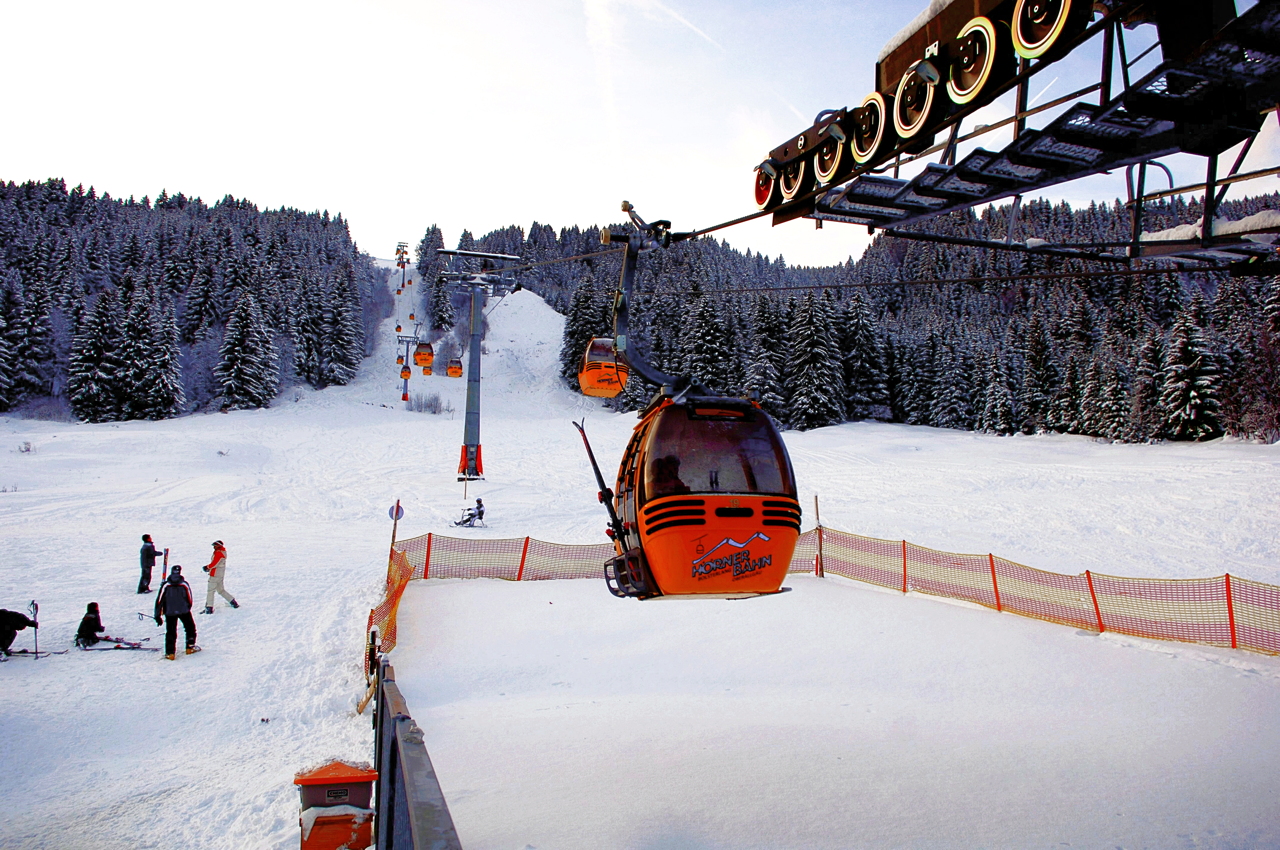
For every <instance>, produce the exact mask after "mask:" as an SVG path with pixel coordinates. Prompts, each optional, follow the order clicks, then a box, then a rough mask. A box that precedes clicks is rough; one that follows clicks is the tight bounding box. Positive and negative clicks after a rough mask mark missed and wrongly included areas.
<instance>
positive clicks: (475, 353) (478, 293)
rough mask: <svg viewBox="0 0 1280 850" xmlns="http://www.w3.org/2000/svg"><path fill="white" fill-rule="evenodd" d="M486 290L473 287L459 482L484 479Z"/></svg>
mask: <svg viewBox="0 0 1280 850" xmlns="http://www.w3.org/2000/svg"><path fill="white" fill-rule="evenodd" d="M484 298H485V289H484V286H483V285H482V284H481V283H480V281H479V280H475V281H473V282H472V284H471V348H470V351H469V354H468V359H467V419H466V426H465V427H464V429H463V432H462V443H463V445H462V458H461V459H460V461H459V463H458V480H459V481H474V480H476V479H479V478H484V462H483V460H482V459H481V456H480V337H481V332H482V331H483V330H484Z"/></svg>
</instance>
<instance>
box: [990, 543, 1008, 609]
mask: <svg viewBox="0 0 1280 850" xmlns="http://www.w3.org/2000/svg"><path fill="white" fill-rule="evenodd" d="M987 563H989V564H991V589H992V590H993V591H995V594H996V610H997V611H1003V610H1004V609H1003V608H1001V607H1000V585H999V584H998V583H997V582H996V556H995V555H993V554H991V553H990V552H988V553H987Z"/></svg>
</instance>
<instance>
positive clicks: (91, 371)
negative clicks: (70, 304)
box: [67, 289, 125, 422]
mask: <svg viewBox="0 0 1280 850" xmlns="http://www.w3.org/2000/svg"><path fill="white" fill-rule="evenodd" d="M121 327H122V317H121V314H120V301H119V299H118V298H117V297H116V291H115V290H114V289H106V290H104V291H103V292H101V293H100V294H99V295H98V298H97V300H96V301H95V302H94V304H93V307H92V308H91V309H90V310H89V312H88V313H86V314H85V318H84V320H83V322H82V323H81V327H80V330H79V332H77V333H76V335H75V338H74V339H73V340H72V342H71V364H70V370H69V372H70V374H69V375H68V378H67V396H68V401H69V402H70V404H71V410H72V412H74V413H75V415H76V416H78V417H79V418H81V419H83V420H84V421H85V422H114V421H116V420H118V419H121V418H123V416H124V404H123V402H124V400H125V398H124V397H125V393H124V389H123V387H121V386H120V358H119V352H118V349H119V346H120V337H121Z"/></svg>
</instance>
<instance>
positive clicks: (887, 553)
mask: <svg viewBox="0 0 1280 850" xmlns="http://www.w3.org/2000/svg"><path fill="white" fill-rule="evenodd" d="M822 569H823V571H824V572H828V573H833V574H835V575H839V576H844V577H845V578H851V579H854V580H855V581H865V582H867V583H868V584H875V585H879V586H880V587H892V588H901V587H902V541H900V540H876V539H875V538H874V537H859V536H858V535H856V534H849V533H847V532H844V531H837V530H835V529H834V528H824V529H822Z"/></svg>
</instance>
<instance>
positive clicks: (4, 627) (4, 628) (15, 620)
mask: <svg viewBox="0 0 1280 850" xmlns="http://www.w3.org/2000/svg"><path fill="white" fill-rule="evenodd" d="M28 626H30V627H31V628H33V629H38V628H40V624H39V623H37V622H36V621H35V620H32V619H31V618H30V617H28V616H27V615H26V614H19V613H18V612H17V611H6V610H4V609H3V608H0V652H3V653H4V654H5V655H9V654H10V653H9V647H11V646H13V639H14V638H16V637H17V636H18V632H20V631H22V630H23V629H25V628H27V627H28Z"/></svg>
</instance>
